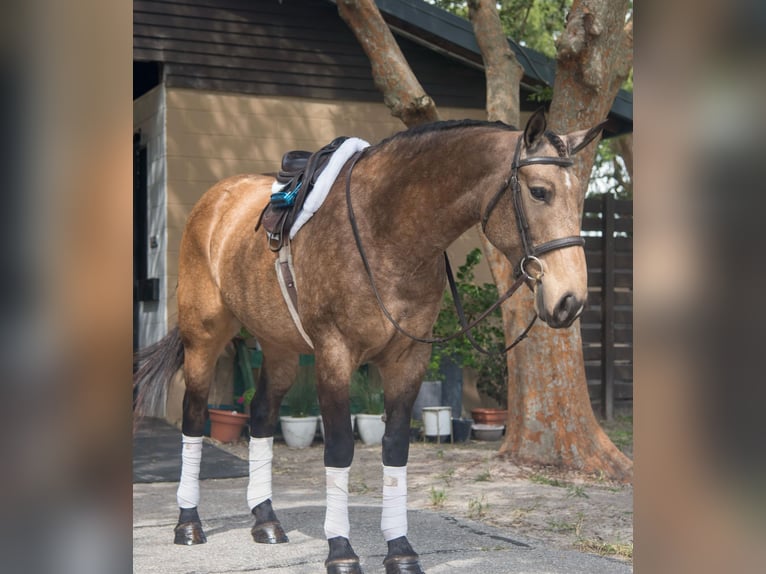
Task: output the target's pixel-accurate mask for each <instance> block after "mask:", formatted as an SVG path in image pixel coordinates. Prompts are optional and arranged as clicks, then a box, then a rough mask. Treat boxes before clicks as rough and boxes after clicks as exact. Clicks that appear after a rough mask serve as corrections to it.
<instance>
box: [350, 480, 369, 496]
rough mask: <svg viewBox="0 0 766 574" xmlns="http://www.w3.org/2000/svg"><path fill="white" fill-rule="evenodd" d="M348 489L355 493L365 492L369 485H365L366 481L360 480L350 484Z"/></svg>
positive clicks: (367, 490)
mask: <svg viewBox="0 0 766 574" xmlns="http://www.w3.org/2000/svg"><path fill="white" fill-rule="evenodd" d="M349 490H350V491H351V492H353V493H355V494H366V493H368V492H369V491H370V487H369V486H367V483H366V482H364V481H360V482H357V483H354V484H352V485H351V487H350V488H349Z"/></svg>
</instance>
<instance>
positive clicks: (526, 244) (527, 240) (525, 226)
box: [481, 136, 585, 283]
mask: <svg viewBox="0 0 766 574" xmlns="http://www.w3.org/2000/svg"><path fill="white" fill-rule="evenodd" d="M522 139H523V136H520V137H519V139H518V141H517V142H516V149H515V150H514V152H513V161H512V162H511V175H510V177H509V178H508V179H506V180H505V181H504V182H503V185H502V186H500V189H498V190H497V193H495V195H494V196H492V199H490V200H489V203H488V204H487V207H486V209H485V210H484V215H483V216H482V218H481V230H482V232H484V233H485V234H486V228H487V223H488V222H489V218H490V216H491V215H492V212H493V211H494V209H495V207H497V204H498V202H499V201H500V198H501V197H503V194H505V191H506V190H507V189H508V187H510V188H511V197H512V199H513V208H514V213H515V214H516V227H517V228H518V230H519V235H521V245H522V247H523V249H524V255H523V256H522V258H521V261H520V262H519V265H518V267H517V268H516V269H515V272H514V277H516V278H518V277H519V276H520V275H523V276H525V277H526V278H527V279H528V280H530V281H532V282H534V283H537V282H539V281H540V280H541V279H542V277H543V274H544V271H543V265H542V262H541V261H540V260H539V259H538V256H540V255H543V254H544V253H548V252H549V251H555V250H556V249H563V248H564V247H573V246H580V247H582V246H583V245H585V239H583V238H582V237H580V236H579V235H572V236H569V237H560V238H558V239H552V240H551V241H546V242H545V243H541V244H540V245H534V244H533V243H532V238H531V237H530V235H529V219H528V218H527V212H526V210H525V209H524V201H523V200H522V198H521V183H520V182H519V169H520V168H522V167H525V166H528V165H558V166H560V167H571V166H572V165H573V164H574V162H573V161H572V160H571V159H570V158H568V157H552V156H533V157H527V158H524V159H519V158H520V156H521V140H522ZM532 262H534V263H536V264H537V267H538V268H539V274H537V275H535V276H532V275H530V274H529V272H528V271H527V265H528V264H529V263H532Z"/></svg>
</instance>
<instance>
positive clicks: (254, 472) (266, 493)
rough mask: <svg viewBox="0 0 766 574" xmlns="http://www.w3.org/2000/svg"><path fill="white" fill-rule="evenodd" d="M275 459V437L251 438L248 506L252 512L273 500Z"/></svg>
mask: <svg viewBox="0 0 766 574" xmlns="http://www.w3.org/2000/svg"><path fill="white" fill-rule="evenodd" d="M273 458H274V437H273V436H270V437H267V438H255V437H252V436H251V437H250V451H249V455H248V461H249V467H250V480H249V482H248V483H247V504H248V506H249V507H250V510H252V509H253V508H255V507H256V506H258V505H259V504H260V503H261V502H264V501H265V500H269V499H270V498H271V461H272V459H273Z"/></svg>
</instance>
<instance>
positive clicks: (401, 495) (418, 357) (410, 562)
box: [379, 345, 430, 574]
mask: <svg viewBox="0 0 766 574" xmlns="http://www.w3.org/2000/svg"><path fill="white" fill-rule="evenodd" d="M429 356H430V346H426V345H416V346H413V347H411V348H410V351H409V352H408V353H406V354H404V355H399V356H398V357H397V360H395V361H392V362H389V363H387V364H381V365H380V367H379V368H380V371H381V375H382V376H383V381H384V384H385V391H386V396H385V401H386V432H385V434H384V435H383V453H382V454H383V508H382V511H381V517H380V529H381V531H382V532H383V536H384V537H385V539H386V542H387V544H388V554H387V555H386V558H385V559H384V560H383V564H384V566H385V567H386V574H423V570H422V569H421V567H420V560H419V557H418V554H417V553H416V552H415V550H413V548H412V546H411V545H410V542H409V540H408V539H407V459H408V457H409V452H410V419H411V417H412V406H413V404H414V403H415V398H416V397H417V394H418V390H419V389H420V382H421V379H422V375H423V373H424V371H425V364H426V362H427V361H428V357H429Z"/></svg>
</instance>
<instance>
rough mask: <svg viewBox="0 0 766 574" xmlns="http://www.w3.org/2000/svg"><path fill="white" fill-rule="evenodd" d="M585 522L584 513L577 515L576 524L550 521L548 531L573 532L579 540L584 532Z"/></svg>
mask: <svg viewBox="0 0 766 574" xmlns="http://www.w3.org/2000/svg"><path fill="white" fill-rule="evenodd" d="M584 520H585V515H584V514H583V513H582V512H578V513H577V520H576V521H575V522H565V521H563V520H549V521H548V529H549V530H552V531H553V532H572V533H574V535H575V536H577V538H578V539H579V538H580V532H582V523H583V521H584Z"/></svg>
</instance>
